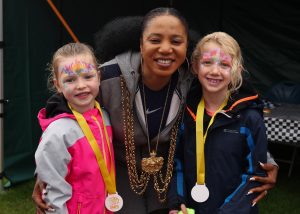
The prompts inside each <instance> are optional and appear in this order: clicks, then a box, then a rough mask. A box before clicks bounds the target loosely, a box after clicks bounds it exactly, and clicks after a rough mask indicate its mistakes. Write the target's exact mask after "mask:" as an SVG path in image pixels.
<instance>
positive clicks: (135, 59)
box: [116, 51, 193, 103]
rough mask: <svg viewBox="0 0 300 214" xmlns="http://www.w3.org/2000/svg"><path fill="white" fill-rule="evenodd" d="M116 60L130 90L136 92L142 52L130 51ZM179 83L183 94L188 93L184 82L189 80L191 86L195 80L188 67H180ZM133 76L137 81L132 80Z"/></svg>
mask: <svg viewBox="0 0 300 214" xmlns="http://www.w3.org/2000/svg"><path fill="white" fill-rule="evenodd" d="M116 62H117V63H118V65H119V67H120V69H121V72H122V74H123V77H124V78H125V81H126V85H127V88H128V90H129V91H130V92H131V93H132V94H134V93H135V90H136V88H137V84H138V79H139V78H140V71H139V67H140V64H141V54H140V53H139V52H132V51H128V52H125V53H122V54H120V55H118V56H116ZM178 75H179V76H178V84H177V86H180V87H181V88H180V89H179V90H180V91H182V93H183V94H186V93H187V88H189V87H187V88H186V86H185V85H184V84H181V83H182V82H189V86H190V84H191V82H192V80H193V75H192V73H191V71H190V70H189V68H188V67H184V65H183V66H181V67H180V68H178ZM132 78H133V79H134V80H135V81H132ZM133 99H134V96H132V97H131V103H132V102H133Z"/></svg>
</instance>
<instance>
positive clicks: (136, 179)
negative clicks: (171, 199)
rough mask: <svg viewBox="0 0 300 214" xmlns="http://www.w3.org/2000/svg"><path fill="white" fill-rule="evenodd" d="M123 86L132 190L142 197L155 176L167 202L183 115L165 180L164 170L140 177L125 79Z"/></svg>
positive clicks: (173, 131) (172, 138)
mask: <svg viewBox="0 0 300 214" xmlns="http://www.w3.org/2000/svg"><path fill="white" fill-rule="evenodd" d="M120 86H121V103H122V116H123V131H124V141H125V142H124V143H125V151H126V163H127V168H128V176H129V182H130V186H131V189H132V190H133V191H134V192H135V193H136V194H138V195H142V194H143V193H144V192H145V191H146V188H147V186H148V183H149V180H150V176H151V175H152V176H153V181H154V189H155V191H156V192H157V196H158V199H159V201H161V202H165V201H166V194H167V189H168V186H169V183H170V181H171V177H172V172H173V164H174V154H175V147H176V138H177V133H178V125H179V122H180V120H181V119H180V118H181V113H180V114H179V115H178V118H177V120H176V121H175V123H174V125H173V127H172V129H171V135H170V147H169V152H168V162H167V166H166V167H167V169H166V174H165V178H163V173H162V170H159V171H158V172H155V173H152V174H150V173H147V172H145V171H143V170H142V171H141V173H140V176H139V175H138V170H137V166H136V158H135V143H134V128H133V123H134V120H133V108H132V107H131V105H130V94H129V91H128V89H127V87H126V83H125V79H124V77H121V79H120Z"/></svg>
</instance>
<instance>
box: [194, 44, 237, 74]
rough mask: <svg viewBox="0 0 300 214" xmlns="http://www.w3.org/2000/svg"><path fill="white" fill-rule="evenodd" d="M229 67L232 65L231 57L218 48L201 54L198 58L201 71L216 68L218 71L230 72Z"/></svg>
mask: <svg viewBox="0 0 300 214" xmlns="http://www.w3.org/2000/svg"><path fill="white" fill-rule="evenodd" d="M231 65H232V58H231V56H230V55H229V54H226V53H224V52H223V51H221V49H220V48H216V49H213V50H211V51H207V52H203V53H202V55H201V58H200V68H201V69H205V68H211V67H213V66H218V68H219V69H220V70H222V71H227V72H229V71H230V70H231Z"/></svg>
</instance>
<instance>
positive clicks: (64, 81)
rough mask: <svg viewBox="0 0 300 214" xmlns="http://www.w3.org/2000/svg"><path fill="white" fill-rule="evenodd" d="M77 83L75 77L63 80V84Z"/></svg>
mask: <svg viewBox="0 0 300 214" xmlns="http://www.w3.org/2000/svg"><path fill="white" fill-rule="evenodd" d="M74 81H75V78H74V77H70V78H66V79H64V80H63V83H72V82H74Z"/></svg>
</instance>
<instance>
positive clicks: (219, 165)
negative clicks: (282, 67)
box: [169, 32, 267, 214]
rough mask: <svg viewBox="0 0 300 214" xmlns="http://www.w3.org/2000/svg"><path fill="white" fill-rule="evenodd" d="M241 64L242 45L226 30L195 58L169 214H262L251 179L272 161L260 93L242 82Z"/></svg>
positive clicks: (200, 47) (207, 42)
mask: <svg viewBox="0 0 300 214" xmlns="http://www.w3.org/2000/svg"><path fill="white" fill-rule="evenodd" d="M242 63H243V61H242V54H241V50H240V47H239V45H238V43H237V42H236V40H235V39H234V38H232V37H231V36H230V35H228V34H226V33H223V32H215V33H212V34H209V35H207V36H205V37H204V38H203V39H201V40H200V41H199V43H198V44H197V46H196V48H195V50H194V52H193V54H192V65H193V70H194V72H195V73H196V75H197V77H198V81H197V83H196V84H194V85H193V87H192V88H191V91H190V93H189V96H188V97H187V106H186V109H187V111H186V114H185V117H184V122H183V126H182V139H181V140H180V142H179V144H178V147H177V155H178V156H177V159H176V163H177V165H176V170H177V171H176V173H175V175H174V176H173V180H172V183H171V187H170V191H169V203H170V207H173V210H172V211H171V212H170V214H171V213H172V214H173V213H177V212H178V211H177V210H178V208H179V206H180V205H181V204H185V205H186V206H187V207H191V208H193V209H195V212H196V213H201V214H214V213H239V214H243V213H245V214H246V213H258V208H257V206H255V203H252V201H253V199H254V198H255V197H256V196H255V194H251V192H250V191H249V190H250V189H251V188H253V187H255V186H258V185H259V184H258V182H255V181H254V182H253V178H252V176H255V175H258V176H264V172H263V171H262V170H261V168H260V166H259V165H260V164H263V163H265V162H266V161H267V136H266V129H265V125H264V121H263V111H262V105H261V103H260V100H259V99H258V95H257V94H256V93H255V92H253V91H252V90H251V89H250V88H249V87H248V86H247V84H246V83H245V82H243V81H242V80H243V79H242V71H243V70H244V69H243V64H242ZM199 82H200V84H199ZM180 147H181V148H180ZM182 172H183V174H182ZM182 175H183V176H182ZM251 180H252V181H251Z"/></svg>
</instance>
